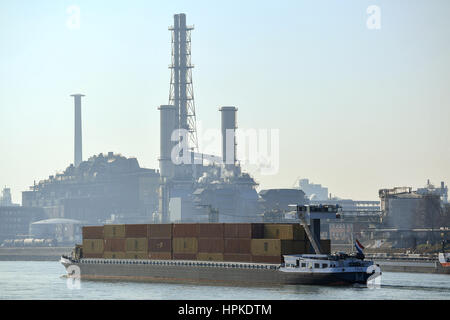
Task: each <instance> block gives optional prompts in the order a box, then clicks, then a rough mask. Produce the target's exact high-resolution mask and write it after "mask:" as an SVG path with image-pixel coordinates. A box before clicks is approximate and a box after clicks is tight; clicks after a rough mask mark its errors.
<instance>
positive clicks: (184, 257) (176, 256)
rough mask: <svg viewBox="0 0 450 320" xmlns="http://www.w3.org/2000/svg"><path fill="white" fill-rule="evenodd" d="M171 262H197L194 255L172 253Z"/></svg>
mask: <svg viewBox="0 0 450 320" xmlns="http://www.w3.org/2000/svg"><path fill="white" fill-rule="evenodd" d="M172 259H173V260H197V254H196V253H175V252H174V253H173V255H172Z"/></svg>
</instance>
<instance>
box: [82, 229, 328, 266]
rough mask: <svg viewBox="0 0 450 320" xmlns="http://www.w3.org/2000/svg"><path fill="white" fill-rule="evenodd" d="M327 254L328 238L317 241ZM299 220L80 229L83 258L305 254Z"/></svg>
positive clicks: (263, 259) (250, 258)
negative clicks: (281, 222) (81, 230)
mask: <svg viewBox="0 0 450 320" xmlns="http://www.w3.org/2000/svg"><path fill="white" fill-rule="evenodd" d="M320 246H321V251H322V253H330V240H321V242H320ZM310 250H311V244H310V242H309V241H308V239H307V237H306V233H305V230H304V229H303V227H302V226H301V225H299V224H265V223H203V224H202V223H179V224H150V225H146V224H140V225H137V224H134V225H105V226H104V227H84V228H83V256H84V257H85V258H102V257H103V258H107V259H154V260H171V259H173V260H201V261H230V262H258V263H281V262H283V255H285V254H304V253H309V252H310Z"/></svg>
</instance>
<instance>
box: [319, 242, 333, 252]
mask: <svg viewBox="0 0 450 320" xmlns="http://www.w3.org/2000/svg"><path fill="white" fill-rule="evenodd" d="M320 253H322V254H331V240H329V239H323V240H320Z"/></svg>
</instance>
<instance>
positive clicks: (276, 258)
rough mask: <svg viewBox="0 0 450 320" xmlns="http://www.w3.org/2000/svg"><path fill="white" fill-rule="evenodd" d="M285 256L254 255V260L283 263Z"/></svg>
mask: <svg viewBox="0 0 450 320" xmlns="http://www.w3.org/2000/svg"><path fill="white" fill-rule="evenodd" d="M282 260H283V258H282V257H281V256H252V262H259V263H277V264H278V263H281V262H282Z"/></svg>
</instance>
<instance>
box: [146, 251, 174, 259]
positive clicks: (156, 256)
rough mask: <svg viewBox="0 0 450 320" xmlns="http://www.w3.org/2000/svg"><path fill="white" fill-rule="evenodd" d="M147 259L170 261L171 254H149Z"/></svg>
mask: <svg viewBox="0 0 450 320" xmlns="http://www.w3.org/2000/svg"><path fill="white" fill-rule="evenodd" d="M148 258H149V259H150V260H172V253H171V252H149V253H148Z"/></svg>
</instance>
